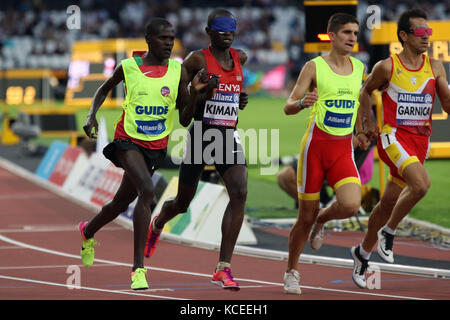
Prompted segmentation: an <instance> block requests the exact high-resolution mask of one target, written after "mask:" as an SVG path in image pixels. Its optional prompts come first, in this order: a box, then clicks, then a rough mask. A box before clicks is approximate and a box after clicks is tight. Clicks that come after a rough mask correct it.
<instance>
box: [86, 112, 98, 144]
mask: <svg viewBox="0 0 450 320" xmlns="http://www.w3.org/2000/svg"><path fill="white" fill-rule="evenodd" d="M92 129H94V132H92ZM83 130H84V133H86V135H87V136H88V137H89V138H93V139H97V134H98V122H97V119H96V118H95V116H88V117H87V119H86V123H85V125H84V126H83Z"/></svg>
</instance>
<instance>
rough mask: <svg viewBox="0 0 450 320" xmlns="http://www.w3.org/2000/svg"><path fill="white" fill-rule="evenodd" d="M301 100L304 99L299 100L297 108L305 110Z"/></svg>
mask: <svg viewBox="0 0 450 320" xmlns="http://www.w3.org/2000/svg"><path fill="white" fill-rule="evenodd" d="M303 99H305V97H303V98H301V99H300V101H299V102H298V108H299V109H300V110H303V109H305V107H304V106H303Z"/></svg>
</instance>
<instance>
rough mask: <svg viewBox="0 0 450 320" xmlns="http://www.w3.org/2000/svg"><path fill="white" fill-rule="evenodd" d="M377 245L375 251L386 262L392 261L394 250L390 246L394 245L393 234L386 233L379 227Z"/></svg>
mask: <svg viewBox="0 0 450 320" xmlns="http://www.w3.org/2000/svg"><path fill="white" fill-rule="evenodd" d="M377 235H378V245H377V252H378V255H379V256H380V258H381V259H383V260H384V261H386V262H388V263H394V252H393V251H392V247H393V246H394V237H395V236H394V235H392V234H389V233H387V232H386V231H384V230H383V229H380V230H379V231H378V233H377Z"/></svg>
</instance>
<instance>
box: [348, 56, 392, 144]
mask: <svg viewBox="0 0 450 320" xmlns="http://www.w3.org/2000/svg"><path fill="white" fill-rule="evenodd" d="M391 68H392V62H391V59H390V58H388V59H385V60H382V61H379V62H377V63H376V64H375V66H374V67H373V70H372V73H371V74H370V75H369V77H368V78H367V79H366V81H365V82H364V84H363V86H362V88H361V91H360V93H359V109H358V117H357V118H356V123H355V130H356V133H357V134H358V133H360V132H364V134H365V135H366V136H367V138H368V139H370V140H371V139H373V138H376V137H377V136H378V126H377V124H376V123H375V122H374V121H373V120H372V118H371V116H370V108H371V99H370V97H371V95H372V92H373V91H374V90H376V89H380V88H381V87H383V86H384V85H386V84H387V83H388V82H389V79H390V77H391Z"/></svg>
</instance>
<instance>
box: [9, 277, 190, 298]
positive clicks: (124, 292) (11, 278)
mask: <svg viewBox="0 0 450 320" xmlns="http://www.w3.org/2000/svg"><path fill="white" fill-rule="evenodd" d="M0 279H7V280H15V281H22V282H30V283H37V284H45V285H49V286H55V287H65V288H67V289H69V286H68V285H67V284H62V283H57V282H49V281H40V280H33V279H26V278H18V277H9V276H3V275H0ZM79 289H82V290H89V291H99V292H106V293H115V294H126V295H132V296H141V297H149V298H159V299H170V300H187V299H182V298H175V297H166V296H157V295H152V294H144V293H137V292H127V291H117V290H108V289H101V288H92V287H83V286H80V287H79ZM72 290H78V289H72ZM143 292H144V291H143Z"/></svg>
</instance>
